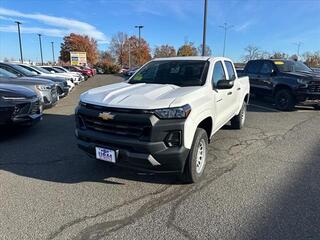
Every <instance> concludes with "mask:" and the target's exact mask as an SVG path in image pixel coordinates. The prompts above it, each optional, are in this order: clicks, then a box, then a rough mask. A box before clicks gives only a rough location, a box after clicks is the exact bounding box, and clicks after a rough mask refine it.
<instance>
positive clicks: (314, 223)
mask: <svg viewBox="0 0 320 240" xmlns="http://www.w3.org/2000/svg"><path fill="white" fill-rule="evenodd" d="M118 81H122V78H120V77H115V76H111V75H107V76H106V75H99V76H95V77H94V78H91V79H89V80H88V81H86V82H84V83H82V84H81V85H79V86H78V87H77V88H75V89H74V91H73V92H72V93H71V94H70V95H69V96H67V97H66V98H64V99H61V101H60V102H59V103H58V104H57V106H55V107H54V108H52V109H49V110H46V111H45V115H44V119H43V121H42V122H40V123H39V124H38V125H37V126H34V127H33V128H30V129H14V130H11V131H9V130H4V129H2V130H1V136H0V152H1V155H0V198H1V199H0V219H2V221H0V229H1V233H0V234H1V239H72V238H74V239H319V238H320V230H319V224H320V214H319V212H320V191H319V190H320V181H319V180H320V179H319V178H320V177H319V176H320V175H319V174H318V172H319V171H318V169H319V167H320V164H319V159H320V148H319V143H320V141H319V140H320V128H319V122H320V112H319V111H315V110H313V109H309V108H298V109H297V111H294V112H279V111H277V110H275V108H274V107H273V106H272V104H270V103H268V102H261V101H260V102H259V101H256V100H253V101H251V105H250V106H249V109H248V110H249V112H248V116H247V122H246V127H245V128H244V129H243V130H240V131H234V130H229V129H228V126H226V127H225V128H224V129H223V130H221V131H219V132H218V133H217V134H216V135H215V139H214V141H213V143H211V144H210V162H209V163H208V166H207V167H208V168H207V169H206V177H205V179H204V180H203V181H202V182H201V183H200V184H196V185H182V184H179V183H177V179H176V178H175V177H174V176H168V175H149V174H138V173H135V172H131V171H129V170H124V169H119V168H116V167H110V166H107V165H105V164H104V163H100V162H97V161H95V160H94V159H91V158H89V157H87V156H86V155H85V153H83V152H82V151H80V150H79V149H78V148H77V146H76V139H75V137H74V127H75V126H74V108H75V106H76V105H77V103H78V100H79V94H80V93H81V92H83V91H85V90H87V89H90V88H93V87H96V86H102V85H105V84H110V83H113V82H118ZM3 132H4V133H3Z"/></svg>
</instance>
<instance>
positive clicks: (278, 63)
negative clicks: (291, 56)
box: [274, 61, 284, 65]
mask: <svg viewBox="0 0 320 240" xmlns="http://www.w3.org/2000/svg"><path fill="white" fill-rule="evenodd" d="M274 64H276V65H283V64H284V62H282V61H275V62H274Z"/></svg>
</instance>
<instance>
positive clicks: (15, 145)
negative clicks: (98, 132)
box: [0, 114, 178, 184]
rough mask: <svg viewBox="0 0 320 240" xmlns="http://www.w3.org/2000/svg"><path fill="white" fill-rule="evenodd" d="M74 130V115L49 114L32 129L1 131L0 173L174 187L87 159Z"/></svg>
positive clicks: (160, 179)
mask: <svg viewBox="0 0 320 240" xmlns="http://www.w3.org/2000/svg"><path fill="white" fill-rule="evenodd" d="M74 129H75V125H74V115H69V116H66V115H53V114H46V115H44V119H43V121H41V122H40V123H38V124H36V125H35V126H33V127H29V128H17V127H12V128H5V129H1V136H0V152H1V155H0V170H4V171H8V172H12V173H14V174H17V175H20V176H24V177H30V178H35V179H39V180H44V181H52V182H60V183H79V182H84V181H91V182H102V183H109V184H123V183H121V179H125V180H132V181H141V182H151V183H158V184H174V183H178V181H177V177H176V176H174V175H168V174H166V177H163V176H162V177H161V174H144V173H138V172H135V171H131V170H128V169H123V168H119V167H116V166H110V165H109V164H106V163H103V162H98V161H97V160H95V159H92V158H90V157H89V156H87V155H86V154H85V153H84V152H82V151H81V150H80V149H78V147H77V144H76V138H75V136H74ZM110 178H117V179H116V181H113V180H111V179H110Z"/></svg>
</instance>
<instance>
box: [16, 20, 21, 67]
mask: <svg viewBox="0 0 320 240" xmlns="http://www.w3.org/2000/svg"><path fill="white" fill-rule="evenodd" d="M15 23H16V24H17V25H18V35H19V45H20V61H21V63H23V56H22V44H21V33H20V24H21V22H19V21H15Z"/></svg>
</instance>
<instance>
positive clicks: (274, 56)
mask: <svg viewBox="0 0 320 240" xmlns="http://www.w3.org/2000/svg"><path fill="white" fill-rule="evenodd" d="M270 58H271V59H288V58H289V55H288V54H287V53H284V52H274V53H273V54H272V55H271V56H270Z"/></svg>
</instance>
